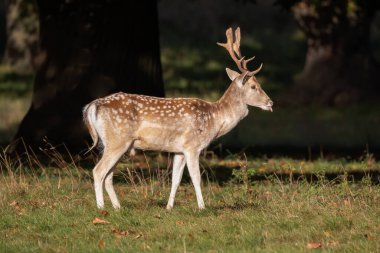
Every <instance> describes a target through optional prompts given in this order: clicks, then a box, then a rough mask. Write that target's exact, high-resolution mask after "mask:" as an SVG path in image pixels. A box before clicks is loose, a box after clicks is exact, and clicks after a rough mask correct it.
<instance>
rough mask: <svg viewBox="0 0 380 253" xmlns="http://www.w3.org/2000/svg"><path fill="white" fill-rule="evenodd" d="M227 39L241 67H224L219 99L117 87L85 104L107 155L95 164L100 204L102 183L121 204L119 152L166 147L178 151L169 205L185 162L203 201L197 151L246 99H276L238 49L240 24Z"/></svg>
mask: <svg viewBox="0 0 380 253" xmlns="http://www.w3.org/2000/svg"><path fill="white" fill-rule="evenodd" d="M226 37H227V42H226V43H218V45H220V46H222V47H224V48H225V49H227V51H228V53H229V54H230V56H231V58H232V59H233V60H234V62H235V63H236V65H237V67H238V69H239V70H240V73H238V72H236V71H233V70H231V69H228V68H226V71H227V75H228V77H229V78H230V79H231V81H232V83H231V84H230V86H229V88H228V89H227V90H226V92H225V93H224V95H223V96H222V97H221V98H220V99H219V100H218V101H216V102H207V101H204V100H201V99H197V98H158V97H150V96H143V95H135V94H126V93H122V92H119V93H115V94H112V95H109V96H107V97H104V98H99V99H96V100H94V101H92V102H91V103H89V104H88V105H86V106H85V107H84V109H83V116H84V121H85V124H86V126H87V128H88V130H89V132H90V135H91V137H92V139H93V146H92V147H91V149H92V148H94V147H95V146H96V145H97V143H98V142H99V140H100V141H101V142H102V145H103V148H104V149H103V155H102V158H101V159H100V161H99V162H98V163H97V164H96V166H95V168H94V169H93V176H94V188H95V194H96V203H97V206H98V208H103V207H104V199H103V185H104V186H105V189H106V191H107V193H108V195H109V197H110V199H111V202H112V205H113V207H114V208H120V203H119V200H118V198H117V196H116V193H115V190H114V188H113V183H112V177H113V174H114V168H115V165H116V163H117V162H118V160H119V159H120V157H121V156H122V155H123V154H124V153H125V152H127V151H130V152H131V154H134V152H135V149H139V150H156V151H166V152H170V153H173V154H174V158H173V172H172V186H171V191H170V196H169V201H168V204H167V209H171V208H172V207H173V204H174V198H175V194H176V191H177V188H178V186H179V184H180V181H181V179H182V174H183V170H184V167H185V164H187V168H188V170H189V174H190V177H191V180H192V183H193V185H194V188H195V193H196V198H197V202H198V207H199V208H200V209H203V208H204V207H205V205H204V201H203V197H202V193H201V174H200V170H199V155H200V153H201V151H202V150H203V149H205V148H206V147H207V146H208V145H209V144H210V142H211V141H213V140H215V139H217V138H218V137H220V136H222V135H224V134H226V133H227V132H229V131H230V130H231V129H232V128H234V127H235V126H236V124H237V123H238V122H239V121H240V120H242V119H243V118H244V117H245V116H247V114H248V105H249V106H256V107H259V108H261V109H263V110H267V111H272V105H273V102H272V100H271V99H270V98H269V97H268V96H267V94H265V92H264V91H263V90H262V88H261V86H260V84H259V82H258V81H257V79H256V77H255V75H256V74H257V73H258V72H259V71H260V69H261V67H262V64H261V65H260V67H259V68H258V69H256V70H254V71H249V70H248V69H247V63H248V62H249V61H250V60H252V59H253V58H254V57H252V58H251V59H247V60H245V59H244V56H242V55H241V53H240V38H241V37H240V28H237V29H236V30H235V32H233V30H232V28H229V29H227V31H226Z"/></svg>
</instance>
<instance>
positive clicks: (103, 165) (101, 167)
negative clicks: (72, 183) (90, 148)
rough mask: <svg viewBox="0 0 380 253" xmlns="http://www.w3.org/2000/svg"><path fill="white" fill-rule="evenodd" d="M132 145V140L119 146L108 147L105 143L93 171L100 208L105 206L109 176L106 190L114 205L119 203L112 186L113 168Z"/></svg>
mask: <svg viewBox="0 0 380 253" xmlns="http://www.w3.org/2000/svg"><path fill="white" fill-rule="evenodd" d="M130 145H131V142H130V143H127V144H124V145H119V146H117V147H108V146H107V145H105V149H104V153H103V156H102V158H101V159H100V161H99V162H98V164H97V165H96V166H95V168H94V169H93V171H92V172H93V176H94V188H95V195H96V204H97V206H98V208H104V197H103V185H104V183H105V179H106V178H107V176H108V177H109V179H108V180H107V186H106V190H107V193H108V195H110V198H111V201H112V205H113V206H114V207H115V205H117V204H119V200H117V197H116V193H115V190H114V189H113V186H112V177H113V171H112V169H113V167H114V166H115V165H116V163H117V162H118V161H119V159H120V157H121V156H122V155H123V154H124V153H125V152H126V151H127V150H128V148H129V146H130ZM111 188H112V189H111ZM115 199H116V201H115ZM119 206H120V204H119Z"/></svg>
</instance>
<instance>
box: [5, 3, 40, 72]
mask: <svg viewBox="0 0 380 253" xmlns="http://www.w3.org/2000/svg"><path fill="white" fill-rule="evenodd" d="M6 33H7V41H6V47H5V52H4V56H3V62H2V63H3V64H5V65H7V66H9V67H10V68H11V69H12V71H14V72H16V73H19V74H31V73H33V71H34V63H33V58H34V57H35V56H36V53H37V49H38V16H37V6H36V2H35V0H8V1H7V14H6Z"/></svg>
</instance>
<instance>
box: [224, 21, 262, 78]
mask: <svg viewBox="0 0 380 253" xmlns="http://www.w3.org/2000/svg"><path fill="white" fill-rule="evenodd" d="M226 37H227V42H226V43H219V42H217V44H218V45H219V46H221V47H224V48H225V49H227V51H228V53H229V54H230V56H231V58H232V60H234V62H235V63H236V65H237V67H238V68H239V70H240V71H241V72H242V73H244V72H247V76H253V75H255V74H257V73H259V71H260V70H261V68H262V67H263V64H262V63H261V65H260V67H258V68H257V69H256V70H253V71H249V70H248V69H247V63H248V62H250V61H252V60H253V59H254V58H255V56H253V57H251V58H249V59H247V60H244V57H245V56H241V53H240V39H241V35H240V27H238V28H236V30H235V41H234V36H233V30H232V28H228V29H227V31H226Z"/></svg>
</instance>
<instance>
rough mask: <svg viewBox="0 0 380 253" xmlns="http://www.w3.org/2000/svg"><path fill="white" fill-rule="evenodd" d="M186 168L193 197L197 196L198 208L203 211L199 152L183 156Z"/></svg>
mask: <svg viewBox="0 0 380 253" xmlns="http://www.w3.org/2000/svg"><path fill="white" fill-rule="evenodd" d="M185 157H186V163H187V168H188V169H189V174H190V178H191V181H192V182H193V185H194V189H195V195H196V196H197V202H198V208H199V209H204V208H205V203H204V201H203V196H202V190H201V172H200V170H199V152H190V153H187V154H185Z"/></svg>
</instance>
